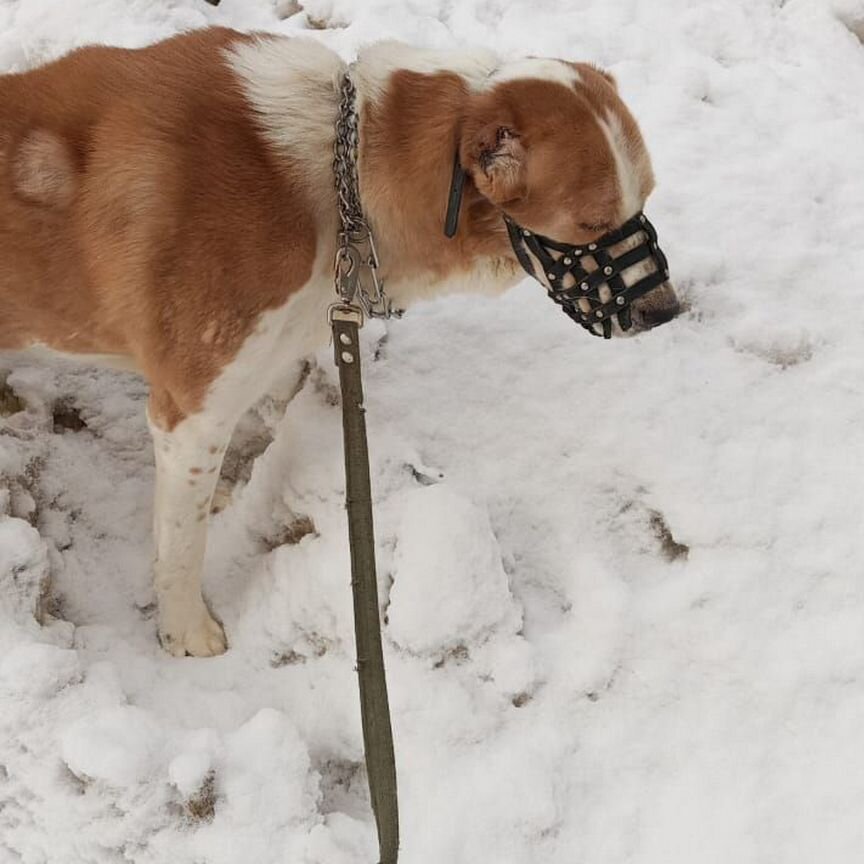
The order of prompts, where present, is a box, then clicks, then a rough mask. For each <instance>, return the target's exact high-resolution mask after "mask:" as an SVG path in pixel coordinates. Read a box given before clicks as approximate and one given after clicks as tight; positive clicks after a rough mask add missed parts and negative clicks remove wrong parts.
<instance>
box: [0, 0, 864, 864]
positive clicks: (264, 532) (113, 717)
mask: <svg viewBox="0 0 864 864" xmlns="http://www.w3.org/2000/svg"><path fill="white" fill-rule="evenodd" d="M290 5H291V4H290V3H288V2H281V0H280V3H279V9H281V10H283V14H284V13H285V12H287V11H289V7H290ZM304 5H305V10H304V11H301V12H299V13H298V14H296V15H292V16H289V17H286V18H280V17H278V16H277V14H276V8H275V7H274V6H273V5H271V4H270V3H269V2H268V0H223V2H222V5H221V6H219V7H218V8H214V7H211V6H209V5H208V4H206V3H204V2H203V0H67V2H66V3H65V4H57V3H55V2H49V0H17V2H14V0H7V2H5V3H2V4H0V66H2V67H3V68H5V69H9V70H11V69H22V68H27V67H30V66H32V65H35V64H37V63H39V62H43V61H45V60H47V59H50V58H52V57H56V56H59V55H61V54H62V53H64V52H65V51H67V50H69V49H70V48H72V47H75V46H77V45H80V44H84V43H87V42H93V41H101V42H106V43H113V44H121V45H130V46H133V45H142V44H146V43H148V42H151V41H153V40H156V39H158V38H161V37H163V36H167V35H169V34H171V33H174V32H177V31H179V30H182V29H186V28H190V27H198V26H204V25H206V24H207V23H224V24H230V25H233V26H237V27H239V28H242V29H253V28H259V29H266V30H273V31H277V32H285V33H297V32H302V33H303V34H304V35H310V36H311V37H312V38H316V39H320V40H322V41H323V42H324V43H325V44H327V45H329V46H331V47H333V48H335V49H336V50H338V51H340V52H341V53H343V54H344V55H345V56H346V57H350V56H352V55H353V54H354V53H355V52H356V49H357V47H358V46H359V45H361V44H364V43H366V42H369V41H371V40H374V39H380V38H399V39H404V40H407V41H410V42H414V43H416V44H422V45H429V46H434V47H446V46H452V45H456V44H471V43H473V44H477V45H483V46H487V47H493V48H495V49H496V50H498V51H500V52H502V53H505V54H513V55H516V54H540V55H553V56H554V55H558V56H563V57H569V58H574V59H577V58H578V59H581V60H588V61H593V62H597V63H600V64H602V65H604V66H606V67H608V68H610V69H611V70H612V71H613V72H614V74H615V75H616V77H617V78H618V81H619V84H620V88H621V91H622V93H623V94H624V96H625V98H626V99H627V101H628V103H629V104H630V105H631V106H632V108H633V110H634V113H635V114H636V116H637V117H638V118H639V120H640V123H641V125H642V128H643V131H644V133H645V137H646V140H647V141H648V143H649V147H650V149H651V152H652V155H653V159H654V165H655V171H656V174H657V177H658V181H659V182H658V188H657V191H656V192H655V194H654V196H653V197H652V199H651V201H650V202H649V206H648V212H649V214H650V216H651V219H652V221H654V223H655V224H656V225H657V226H658V228H659V231H660V235H661V241H662V244H663V247H664V249H665V251H666V252H667V253H668V255H669V258H670V263H671V267H672V275H673V279H674V281H675V282H676V285H677V286H678V288H679V290H680V292H681V294H682V295H683V297H684V299H685V301H686V302H687V304H688V306H689V311H688V313H687V314H686V315H685V316H683V317H681V318H679V319H678V320H677V321H676V322H674V323H673V324H669V325H667V326H665V327H663V328H661V329H659V330H657V331H656V332H653V333H650V334H647V335H645V336H642V337H640V338H638V339H632V340H620V341H615V342H611V343H605V342H602V341H601V340H595V339H590V338H588V337H587V336H586V335H585V334H584V333H583V332H582V331H581V330H580V329H579V328H577V327H574V326H573V325H572V323H571V322H569V321H568V320H567V319H566V318H565V317H564V316H563V315H561V314H560V312H559V311H558V310H557V309H556V308H555V307H553V305H552V304H551V303H549V302H548V301H547V300H546V299H545V298H544V297H543V295H542V291H540V290H539V289H538V287H537V286H536V285H533V284H531V283H530V282H525V283H523V284H521V285H520V286H518V287H517V288H515V289H513V290H512V291H510V292H509V293H508V294H506V295H505V296H504V297H503V298H501V299H497V300H492V299H488V298H479V297H469V296H466V297H451V298H448V299H444V300H441V301H439V302H435V303H429V304H426V305H425V306H423V307H419V308H417V309H414V310H412V311H411V313H410V314H409V315H408V316H407V317H406V318H405V319H403V320H402V321H399V322H396V323H394V324H392V325H388V326H386V327H385V326H384V325H381V324H374V325H369V326H368V327H367V328H365V330H364V334H363V338H364V348H365V354H364V361H365V371H366V391H367V403H368V415H367V416H368V420H369V426H370V441H371V446H372V463H373V464H372V472H373V484H374V491H375V495H376V522H377V531H378V550H379V572H380V580H381V589H382V601H383V603H384V605H385V610H386V613H387V617H388V624H387V627H386V630H385V650H386V655H387V656H386V660H387V665H388V672H389V677H390V689H391V703H392V708H393V722H394V730H395V736H396V745H397V751H398V752H397V756H398V761H399V784H400V794H401V808H402V821H403V825H402V828H403V838H404V842H403V855H402V860H403V861H404V862H405V864H427V862H433V861H435V862H438V861H447V862H450V864H468V862H471V864H487V862H488V864H492V862H494V864H534V862H537V864H539V862H543V864H573V862H580V864H652V862H658V864H659V862H663V864H677V862H681V864H684V862H687V864H689V862H693V861H698V862H700V864H714V862H717V864H728V862H730V861H734V862H736V864H750V862H752V864H799V862H800V864H811V862H813V861H829V862H832V864H847V862H848V864H851V862H856V861H858V860H860V857H861V851H862V849H864V822H862V820H861V818H860V801H861V800H862V796H864V755H862V754H864V747H862V744H864V731H862V719H864V638H862V637H864V583H862V564H861V562H862V560H864V548H862V543H864V539H862V538H864V532H862V524H861V520H862V515H861V514H862V513H864V506H862V505H864V471H861V470H859V468H860V463H861V454H862V452H864V398H862V395H861V392H862V388H861V369H862V361H864V349H862V347H861V337H860V333H861V330H862V325H864V307H862V305H861V304H860V302H859V295H860V291H861V288H862V275H861V274H862V273H864V243H862V242H861V237H862V236H864V173H862V172H861V170H860V165H859V162H860V153H861V146H862V141H864V107H862V101H861V96H860V94H861V86H862V85H861V82H862V76H864V46H862V41H861V40H862V36H861V34H862V33H864V2H862V0H837V2H831V0H786V2H780V0H724V2H722V3H721V2H718V0H705V2H701V3H698V4H696V3H690V2H688V0H651V2H648V0H617V2H616V3H614V4H613V3H608V2H604V0H570V2H566V0H507V2H505V0H460V2H458V3H452V2H446V0H426V2H423V3H420V2H414V0H410V2H409V0H402V2H397V0H369V2H364V3H362V4H361V3H352V2H349V0H307V2H306V3H305V4H304ZM310 28H311V29H310ZM6 372H8V373H9V375H8V387H9V388H11V390H12V391H14V394H16V396H17V398H18V399H20V400H22V402H23V403H25V404H26V409H27V410H26V411H18V412H14V411H11V409H10V410H7V411H6V413H9V414H10V416H8V417H5V418H3V425H2V429H0V477H2V482H0V489H2V491H0V864H7V862H9V864H13V862H24V864H117V862H121V861H123V862H135V864H151V862H152V864H155V862H160V864H161V862H165V861H171V862H172V864H236V862H239V861H246V860H249V861H255V862H256V864H270V862H273V864H275V862H284V861H290V862H297V864H355V862H362V861H373V860H375V859H374V855H375V846H374V830H373V823H372V820H371V816H370V813H369V810H368V800H367V796H366V792H365V775H364V773H363V769H362V767H361V760H362V742H361V738H360V724H359V718H358V710H359V709H358V697H357V693H356V680H355V674H354V671H353V664H354V653H353V634H352V629H351V627H352V625H351V599H350V590H349V586H348V554H347V548H346V539H345V524H344V510H343V506H342V500H343V480H342V476H341V472H342V463H341V459H342V456H341V440H340V427H339V414H338V409H337V407H336V405H335V400H334V384H335V377H334V370H333V368H332V361H331V358H330V356H329V351H328V350H327V349H326V348H324V349H322V352H321V353H320V355H319V357H318V364H317V367H316V368H315V369H313V370H312V372H311V374H310V375H309V377H308V379H307V381H306V384H305V386H304V388H303V390H302V391H301V392H300V393H299V394H298V396H297V397H296V398H295V399H294V400H293V401H292V402H291V403H290V404H289V405H288V408H287V410H286V411H285V412H284V416H283V414H282V412H281V410H279V406H278V405H276V404H274V403H268V404H265V405H263V406H261V407H260V409H259V410H258V411H257V413H256V414H255V416H253V417H251V418H250V419H249V421H248V422H247V423H246V424H245V426H244V429H243V434H242V436H240V440H239V445H240V447H239V454H240V456H239V457H238V458H235V459H234V461H233V462H232V463H231V464H232V465H233V466H234V467H233V469H232V470H233V473H235V474H236V475H237V476H238V477H239V478H240V483H239V485H238V486H237V488H236V489H235V492H234V495H233V498H232V500H231V502H230V504H229V505H228V507H227V508H226V510H225V511H224V512H223V513H221V514H220V515H218V516H216V517H214V520H213V527H212V530H211V537H210V547H209V552H208V566H207V576H206V591H207V594H208V598H209V599H210V602H211V603H212V604H213V606H214V608H215V609H216V610H217V611H218V613H219V615H220V616H221V617H222V618H223V620H224V621H225V624H226V629H227V633H228V637H229V640H230V642H231V650H230V651H229V652H228V653H227V654H226V655H225V656H223V657H220V658H215V659H212V660H195V659H185V660H177V659H173V658H171V657H168V656H167V655H165V654H164V653H163V652H161V651H160V649H159V648H158V646H157V644H156V640H155V621H154V617H153V613H154V610H153V606H152V602H153V594H152V590H151V587H150V585H149V576H148V569H149V560H150V554H151V540H150V536H149V525H150V512H151V511H150V507H151V504H150V493H151V488H152V479H153V469H152V458H151V454H150V450H149V442H148V439H147V433H146V427H145V423H144V417H143V400H144V397H145V393H146V390H145V387H144V385H143V383H142V382H141V381H140V380H139V379H137V378H136V377H135V376H133V375H129V374H123V373H110V372H105V371H98V372H97V371H92V370H76V369H70V368H64V367H59V366H53V365H36V364H33V363H31V362H29V361H23V360H22V359H20V358H15V357H12V356H8V357H3V358H2V359H0V382H2V380H3V378H4V377H6ZM5 389H6V388H3V387H0V391H3V390H5ZM8 401H9V394H8V393H6V394H5V395H4V394H3V393H2V392H0V403H2V404H4V405H6V403H7V402H8ZM12 407H13V408H14V405H13V406H12ZM7 408H8V405H7ZM76 418H80V421H83V424H82V422H80V421H78V420H77V419H76ZM271 436H272V438H273V441H272V443H270V444H269V446H267V444H268V441H269V439H270V437H271ZM265 447H266V450H265V451H264V452H263V455H261V456H260V458H259V459H258V460H257V461H256V462H255V464H254V465H251V466H250V464H249V462H250V460H249V456H250V454H253V453H255V452H259V451H261V450H264V448H265ZM301 516H302V517H308V519H311V521H312V524H311V525H310V524H309V523H308V522H306V523H304V522H302V521H298V520H299V517H301ZM286 525H291V526H293V527H292V530H291V531H288V532H286V527H285V526H286ZM304 526H305V527H304ZM313 526H314V530H310V528H313ZM301 529H302V530H301ZM289 534H291V535H292V536H289ZM301 535H303V536H301ZM289 540H290V541H297V542H286V541H289ZM49 572H50V579H51V589H50V592H49V594H48V595H47V596H43V594H44V591H45V583H46V578H47V576H48V575H49ZM43 607H44V611H45V613H46V619H45V621H46V623H45V626H43V627H39V626H37V624H36V623H35V619H34V614H35V613H37V612H38V611H39V610H40V609H43Z"/></svg>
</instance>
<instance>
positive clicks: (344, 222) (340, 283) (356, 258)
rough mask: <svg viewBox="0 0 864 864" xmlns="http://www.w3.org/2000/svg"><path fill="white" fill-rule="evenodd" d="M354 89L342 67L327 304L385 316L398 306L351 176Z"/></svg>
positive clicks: (356, 138) (354, 160)
mask: <svg viewBox="0 0 864 864" xmlns="http://www.w3.org/2000/svg"><path fill="white" fill-rule="evenodd" d="M356 101H357V90H356V88H355V86H354V82H353V80H352V79H351V73H350V70H349V71H346V72H345V75H344V76H343V78H342V85H341V87H340V92H339V116H338V118H337V120H336V141H335V145H334V155H333V175H334V178H335V181H336V198H337V204H338V207H339V222H340V225H341V228H340V230H339V238H338V245H337V248H336V264H335V268H334V277H333V278H334V283H335V286H336V295H337V296H338V298H339V301H338V302H337V303H334V304H333V305H332V306H331V307H330V311H329V313H328V314H329V316H330V318H331V319H332V318H333V315H334V313H343V314H349V315H351V314H353V315H354V316H355V317H357V316H358V313H359V318H360V322H361V323H362V320H363V317H364V316H365V317H368V318H390V317H391V316H394V315H395V316H397V317H398V316H399V315H400V314H401V312H398V311H397V310H394V309H393V308H392V304H391V302H390V298H389V297H388V296H387V294H386V293H385V291H384V285H383V283H382V282H381V279H380V278H379V276H378V253H377V252H376V251H375V241H374V239H373V237H372V230H371V229H370V227H369V223H368V222H367V221H366V217H365V216H364V215H363V207H362V205H361V203H360V184H359V179H358V176H357V154H358V151H359V140H360V134H359V131H358V118H357V110H356V107H355V106H356Z"/></svg>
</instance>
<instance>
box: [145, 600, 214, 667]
mask: <svg viewBox="0 0 864 864" xmlns="http://www.w3.org/2000/svg"><path fill="white" fill-rule="evenodd" d="M169 611H170V612H172V613H173V614H167V613H168V612H169ZM178 613H180V614H178ZM160 617H161V622H160V625H159V641H160V642H161V643H162V647H163V648H164V649H165V650H166V651H167V652H168V653H169V654H171V655H173V656H174V657H185V656H186V655H187V654H190V655H191V656H192V657H215V656H216V655H217V654H224V653H225V650H226V649H227V648H228V640H227V639H226V638H225V631H224V630H223V629H222V625H221V624H220V623H219V622H218V621H216V620H215V619H214V618H213V616H212V615H210V613H209V612H208V611H207V607H206V606H205V605H204V604H203V602H202V603H201V604H200V607H199V608H196V609H195V610H194V611H189V612H185V613H183V612H181V610H166V613H163V614H162V615H161V616H160Z"/></svg>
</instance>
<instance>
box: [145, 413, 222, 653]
mask: <svg viewBox="0 0 864 864" xmlns="http://www.w3.org/2000/svg"><path fill="white" fill-rule="evenodd" d="M153 409H154V399H153V397H152V396H151V405H150V408H149V410H148V422H149V425H150V432H151V434H152V436H153V444H154V449H155V454H156V495H155V500H154V508H153V528H154V541H155V545H156V557H155V561H154V564H153V577H154V587H155V589H156V597H157V600H158V603H159V638H160V640H161V642H162V645H163V647H164V648H165V649H166V650H167V651H168V652H169V653H171V654H173V655H175V656H178V657H182V656H183V655H185V654H191V655H192V656H194V657H211V656H213V655H215V654H221V653H222V652H223V651H225V648H226V647H227V645H226V640H225V634H224V632H223V630H222V626H221V625H220V624H219V623H218V622H217V621H215V620H214V618H213V616H212V615H211V614H210V611H209V610H208V609H207V606H206V604H205V603H204V599H203V597H202V596H201V569H202V565H203V563H204V550H205V545H206V541H207V517H208V515H209V513H210V504H211V500H212V498H213V490H214V489H215V487H216V481H217V479H218V477H219V468H220V465H221V464H222V457H223V456H224V455H225V450H226V448H227V446H228V441H229V439H230V437H231V432H232V430H233V427H234V423H233V422H228V421H223V420H219V419H214V418H212V417H208V416H206V415H202V414H192V415H189V416H187V417H185V418H183V419H182V420H180V422H178V423H176V425H173V426H171V425H170V424H168V423H166V422H165V421H164V420H163V419H162V418H161V417H160V414H159V412H158V411H156V410H153Z"/></svg>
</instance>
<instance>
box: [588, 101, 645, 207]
mask: <svg viewBox="0 0 864 864" xmlns="http://www.w3.org/2000/svg"><path fill="white" fill-rule="evenodd" d="M597 122H598V123H599V124H600V128H601V129H602V130H603V134H604V135H605V136H606V140H607V141H608V142H609V149H610V150H611V151H612V156H613V158H614V159H615V168H616V171H617V174H618V189H619V191H620V195H621V212H620V213H619V222H626V221H627V220H628V219H629V218H630V217H631V216H633V215H635V214H636V213H638V212H639V210H641V209H642V204H643V203H644V201H645V190H646V188H647V187H648V185H649V179H650V166H649V165H648V161H647V157H646V155H645V154H644V152H642V148H638V151H639V152H634V150H636V149H637V148H635V147H634V145H633V143H632V142H631V141H630V139H629V138H628V137H627V135H626V134H625V133H624V128H623V126H622V125H621V120H620V119H619V117H618V115H617V114H615V113H614V112H612V111H607V112H606V117H605V118H603V117H597Z"/></svg>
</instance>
